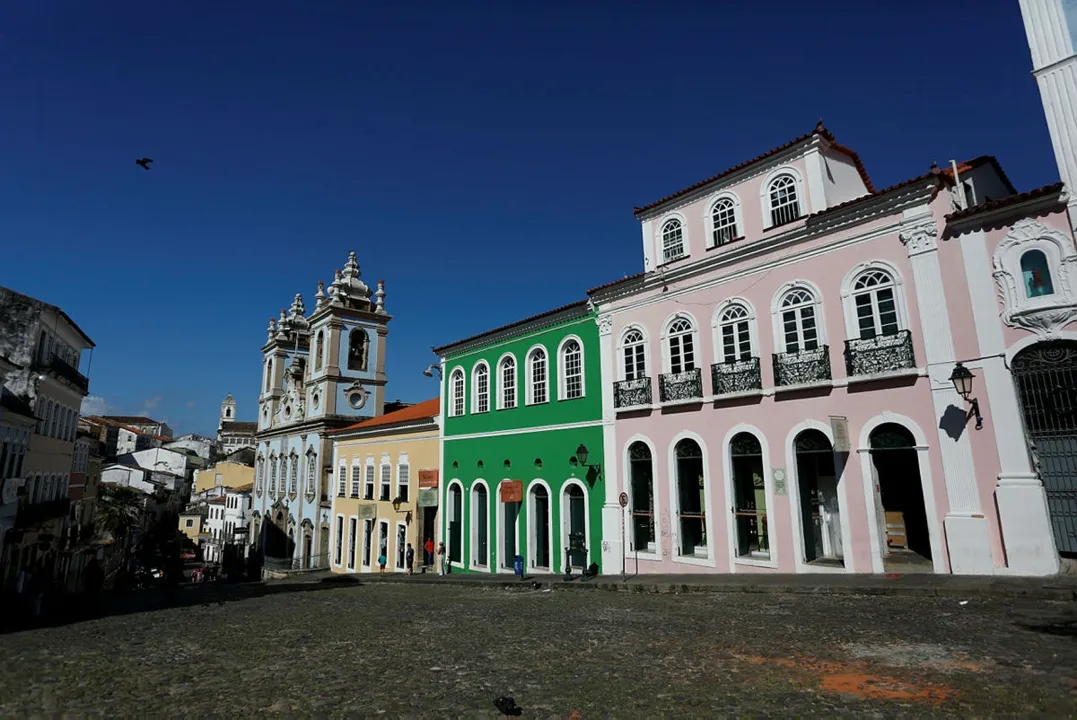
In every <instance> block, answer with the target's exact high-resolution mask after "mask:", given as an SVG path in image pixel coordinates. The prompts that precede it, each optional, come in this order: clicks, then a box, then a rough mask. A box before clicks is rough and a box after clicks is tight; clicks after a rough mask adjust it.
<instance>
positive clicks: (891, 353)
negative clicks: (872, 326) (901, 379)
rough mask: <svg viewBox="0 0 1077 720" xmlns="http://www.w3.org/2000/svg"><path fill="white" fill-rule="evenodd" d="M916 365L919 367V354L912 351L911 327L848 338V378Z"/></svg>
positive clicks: (846, 369) (846, 342) (846, 351)
mask: <svg viewBox="0 0 1077 720" xmlns="http://www.w3.org/2000/svg"><path fill="white" fill-rule="evenodd" d="M913 367H916V357H915V355H914V354H913V350H912V333H911V332H909V331H908V330H901V331H899V332H896V333H891V334H890V335H876V336H875V337H872V338H866V339H859V338H858V339H855V340H846V341H845V372H846V374H847V375H848V376H849V377H855V376H857V375H876V374H878V373H885V372H893V371H895V370H905V369H908V368H913Z"/></svg>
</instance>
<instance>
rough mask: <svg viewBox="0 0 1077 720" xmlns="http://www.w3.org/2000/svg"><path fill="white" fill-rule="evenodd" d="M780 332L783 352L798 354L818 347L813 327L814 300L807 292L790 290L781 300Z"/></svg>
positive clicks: (817, 338)
mask: <svg viewBox="0 0 1077 720" xmlns="http://www.w3.org/2000/svg"><path fill="white" fill-rule="evenodd" d="M781 307H782V332H783V334H784V336H785V352H787V353H799V352H801V351H803V350H814V349H816V348H817V347H819V331H818V328H816V325H815V298H814V297H812V294H811V293H810V292H808V291H807V290H803V289H800V288H798V289H796V290H790V291H789V292H788V293H786V295H785V297H784V298H782V303H781Z"/></svg>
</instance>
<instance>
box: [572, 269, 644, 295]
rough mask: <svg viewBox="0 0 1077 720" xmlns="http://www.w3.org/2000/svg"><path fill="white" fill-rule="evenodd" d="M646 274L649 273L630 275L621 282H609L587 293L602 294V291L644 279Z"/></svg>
mask: <svg viewBox="0 0 1077 720" xmlns="http://www.w3.org/2000/svg"><path fill="white" fill-rule="evenodd" d="M646 274H647V273H645V272H641V273H636V274H635V275H629V276H628V277H623V278H621V279H620V280H614V281H613V282H608V283H605V284H604V285H599V286H598V287H593V288H591V289H590V290H588V291H587V294H588V295H591V294H592V293H596V292H600V291H602V290H608V289H609V288H611V287H615V286H617V285H620V284H621V283H626V282H630V281H632V280H638V279H640V278H641V277H644V276H645V275H646Z"/></svg>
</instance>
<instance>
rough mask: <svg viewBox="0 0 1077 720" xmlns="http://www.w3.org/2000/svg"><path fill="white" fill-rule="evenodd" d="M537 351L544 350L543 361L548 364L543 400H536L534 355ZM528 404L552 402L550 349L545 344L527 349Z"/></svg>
mask: <svg viewBox="0 0 1077 720" xmlns="http://www.w3.org/2000/svg"><path fill="white" fill-rule="evenodd" d="M536 351H541V352H542V357H543V362H544V363H545V365H546V370H545V375H546V377H545V379H544V380H543V385H544V389H545V393H544V394H545V398H544V399H542V400H538V401H536V400H535V374H534V369H533V363H534V357H535V353H536ZM526 358H527V369H526V370H525V372H526V373H527V377H526V380H527V404H528V405H544V404H546V403H548V402H550V351H549V350H547V349H546V346H545V345H534V346H532V347H531V349H530V350H528V351H527V355H526Z"/></svg>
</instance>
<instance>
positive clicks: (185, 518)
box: [179, 505, 206, 545]
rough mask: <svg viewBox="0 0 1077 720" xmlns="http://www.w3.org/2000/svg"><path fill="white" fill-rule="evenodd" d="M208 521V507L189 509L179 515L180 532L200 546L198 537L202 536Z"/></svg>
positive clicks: (201, 506) (200, 506)
mask: <svg viewBox="0 0 1077 720" xmlns="http://www.w3.org/2000/svg"><path fill="white" fill-rule="evenodd" d="M205 521H206V506H205V505H199V506H197V507H192V508H188V509H187V510H184V511H183V512H181V513H180V514H179V531H180V532H181V533H183V534H184V535H186V536H187V537H188V538H190V540H191V542H193V543H194V544H195V545H198V544H199V539H198V536H199V535H201V534H202V532H203V529H204V526H205V524H206V523H205Z"/></svg>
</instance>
